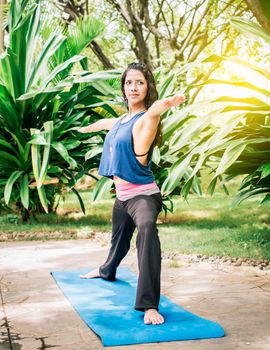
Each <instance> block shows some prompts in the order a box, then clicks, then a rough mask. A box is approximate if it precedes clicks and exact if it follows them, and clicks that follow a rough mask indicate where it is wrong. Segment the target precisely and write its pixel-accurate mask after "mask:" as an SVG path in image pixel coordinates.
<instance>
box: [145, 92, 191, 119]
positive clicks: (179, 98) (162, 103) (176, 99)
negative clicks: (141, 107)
mask: <svg viewBox="0 0 270 350" xmlns="http://www.w3.org/2000/svg"><path fill="white" fill-rule="evenodd" d="M183 102H185V96H184V95H183V94H177V95H174V96H171V97H167V98H163V99H162V100H158V101H155V102H154V103H153V104H152V106H151V107H150V108H149V109H148V112H149V114H150V113H151V114H152V113H153V114H155V115H160V114H162V113H164V112H166V111H167V110H168V109H170V108H172V107H176V106H179V105H180V104H181V103H183Z"/></svg>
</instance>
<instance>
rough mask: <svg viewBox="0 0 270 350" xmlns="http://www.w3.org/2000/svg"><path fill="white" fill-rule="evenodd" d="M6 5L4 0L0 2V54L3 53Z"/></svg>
mask: <svg viewBox="0 0 270 350" xmlns="http://www.w3.org/2000/svg"><path fill="white" fill-rule="evenodd" d="M5 4H6V0H0V54H1V53H2V52H3V51H4V49H5V48H4V33H5V30H4V27H3V22H4V5H5Z"/></svg>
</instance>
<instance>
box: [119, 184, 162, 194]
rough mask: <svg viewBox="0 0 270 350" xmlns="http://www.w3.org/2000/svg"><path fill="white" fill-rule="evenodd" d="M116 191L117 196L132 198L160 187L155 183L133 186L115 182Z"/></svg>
mask: <svg viewBox="0 0 270 350" xmlns="http://www.w3.org/2000/svg"><path fill="white" fill-rule="evenodd" d="M114 184H115V189H116V193H117V195H119V196H121V197H126V196H132V195H134V194H138V193H140V192H145V191H147V190H151V189H153V188H157V189H158V186H157V184H156V183H155V182H151V183H150V184H142V185H141V184H140V185H138V184H132V183H130V182H129V183H117V182H115V183H114Z"/></svg>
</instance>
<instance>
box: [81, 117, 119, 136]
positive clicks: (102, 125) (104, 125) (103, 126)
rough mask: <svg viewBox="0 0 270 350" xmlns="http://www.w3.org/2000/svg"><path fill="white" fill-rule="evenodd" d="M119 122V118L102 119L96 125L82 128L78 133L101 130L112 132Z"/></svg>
mask: <svg viewBox="0 0 270 350" xmlns="http://www.w3.org/2000/svg"><path fill="white" fill-rule="evenodd" d="M118 120H119V118H108V119H107V118H106V119H100V120H98V121H97V122H95V123H92V124H89V125H87V126H84V127H82V128H80V129H79V130H78V131H79V132H81V133H87V132H94V131H101V130H110V129H111V128H112V127H113V126H114V124H115V123H116V122H117V121H118Z"/></svg>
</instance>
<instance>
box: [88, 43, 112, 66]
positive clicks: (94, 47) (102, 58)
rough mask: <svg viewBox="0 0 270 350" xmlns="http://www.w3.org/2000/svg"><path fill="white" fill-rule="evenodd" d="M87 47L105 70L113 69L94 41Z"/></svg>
mask: <svg viewBox="0 0 270 350" xmlns="http://www.w3.org/2000/svg"><path fill="white" fill-rule="evenodd" d="M89 46H90V47H91V49H92V51H93V52H94V54H95V55H96V56H97V58H98V59H99V60H100V62H101V63H102V64H103V66H104V67H105V68H110V69H113V68H114V66H113V65H112V64H111V62H110V61H109V59H108V58H107V56H106V55H104V53H103V51H102V49H101V48H100V46H99V45H98V43H97V42H96V41H95V40H92V41H91V43H90V45H89Z"/></svg>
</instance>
